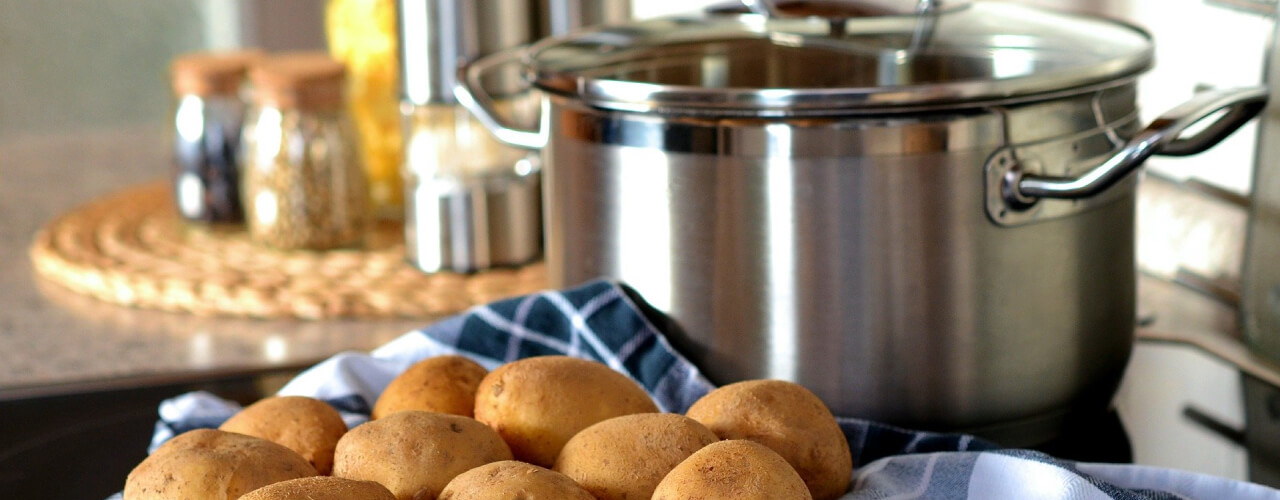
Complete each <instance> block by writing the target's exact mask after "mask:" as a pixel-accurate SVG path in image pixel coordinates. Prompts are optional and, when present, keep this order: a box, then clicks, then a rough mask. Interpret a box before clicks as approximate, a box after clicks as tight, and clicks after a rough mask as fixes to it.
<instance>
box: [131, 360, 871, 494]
mask: <svg viewBox="0 0 1280 500" xmlns="http://www.w3.org/2000/svg"><path fill="white" fill-rule="evenodd" d="M852 470H853V464H852V460H851V458H850V455H849V446H848V444H847V443H846V441H845V439H844V436H843V434H842V433H841V431H840V428H839V426H838V425H837V424H836V421H835V418H834V417H832V415H831V412H830V410H828V409H827V407H826V406H825V405H824V404H823V403H822V401H820V400H819V399H818V398H817V397H816V396H814V395H813V393H811V392H809V391H808V390H806V389H804V388H803V387H801V386H799V385H796V384H793V383H790V382H782V381H777V380H753V381H747V382H739V383H736V384H731V385H727V386H724V387H721V388H719V389H716V390H714V391H712V392H711V393H710V394H707V395H706V396H705V397H703V398H702V399H700V400H698V401H697V402H696V403H695V404H694V405H693V406H692V407H691V408H689V411H688V412H687V413H686V414H685V415H678V414H671V413H658V408H657V406H656V405H654V403H653V401H652V400H651V399H650V398H649V396H648V394H646V393H645V391H644V389H642V388H641V387H640V386H639V385H637V384H636V383H635V382H634V381H632V380H631V379H629V378H627V377H626V376H625V375H622V374H620V373H618V372H615V371H613V370H611V369H609V368H608V367H606V366H605V365H603V364H600V363H596V362H592V361H587V360H582V359H576V358H569V357H564V356H544V357H535V358H527V359H523V360H520V361H515V362H512V363H508V364H506V365H503V366H501V367H499V368H498V369H496V370H494V371H493V372H488V373H487V372H486V371H485V369H484V368H483V367H481V366H480V365H477V364H476V363H474V362H472V361H470V360H468V359H466V358H463V357H460V356H441V357H435V358H430V359H427V360H424V361H422V362H419V363H417V364H415V365H414V366H412V367H410V368H409V369H408V370H406V371H405V372H404V373H403V374H401V375H400V376H399V377H397V378H396V379H395V380H394V381H392V382H391V384H390V385H389V386H388V387H387V388H386V390H385V391H384V392H383V394H382V395H381V396H380V397H379V399H378V401H377V402H376V404H375V405H374V408H373V414H372V420H370V421H369V422H368V423H365V424H363V425H360V426H357V427H355V428H353V429H351V430H350V431H348V430H347V428H346V426H345V425H344V424H343V422H342V419H341V417H340V416H339V415H338V412H337V411H336V410H334V409H333V408H332V407H330V406H329V405H327V404H325V403H323V402H321V401H318V400H315V399H311V398H305V397H297V396H284V397H271V398H266V399H263V400H262V401H259V402H257V403H254V404H253V405H250V406H248V407H246V408H245V409H244V410H242V411H240V412H239V413H237V414H236V415H235V416H234V417H232V418H231V419H229V420H227V422H226V423H224V424H223V425H222V427H220V428H219V429H218V430H213V429H202V430H195V431H191V432H187V433H184V434H182V435H179V436H177V437H175V438H173V439H171V440H170V441H169V442H167V443H165V444H164V445H163V446H161V447H160V448H159V449H158V450H156V452H155V453H153V454H152V455H151V456H150V457H148V458H147V459H146V460H144V461H143V462H142V463H141V464H139V465H138V466H137V467H136V468H135V469H134V470H133V472H131V473H130V474H129V477H128V479H127V480H126V483H125V488H124V500H153V499H155V500H159V499H183V500H205V499H210V500H212V499H216V500H232V499H236V498H242V499H244V500H285V499H307V500H339V499H344V500H391V499H395V500H432V499H440V500H479V499H486V500H501V499H509V500H516V499H522V500H544V499H545V500H553V499H569V500H574V499H583V500H590V499H598V500H638V499H641V500H642V499H649V498H652V499H655V500H658V499H661V500H674V499H707V500H709V499H733V500H750V499H770V500H786V499H810V498H816V499H819V500H823V499H830V498H836V497H839V496H840V495H842V494H843V493H844V492H845V491H846V490H847V489H848V487H849V480H850V475H851V473H852Z"/></svg>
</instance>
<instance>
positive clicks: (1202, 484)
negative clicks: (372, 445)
mask: <svg viewBox="0 0 1280 500" xmlns="http://www.w3.org/2000/svg"><path fill="white" fill-rule="evenodd" d="M658 314H659V313H656V312H654V310H653V309H652V308H650V307H648V306H647V305H646V304H645V303H644V302H643V300H642V299H641V298H640V297H639V296H638V295H637V294H636V293H635V292H634V291H633V290H631V289H629V288H627V287H626V286H625V285H622V284H618V283H613V282H605V281H600V282H594V283H590V284H587V285H584V286H582V287H579V288H575V289H571V290H565V291H546V292H542V293H537V294H533V295H527V296H523V297H517V298H514V299H509V300H504V301H501V302H496V303H493V304H488V305H483V306H477V307H475V308H472V309H471V310H469V311H467V312H466V313H464V314H461V315H458V316H454V317H451V318H449V319H446V320H444V321H441V322H439V323H436V324H434V325H431V326H430V327H427V328H425V329H423V330H418V331H414V332H410V333H408V334H405V335H404V336H401V337H400V338H398V339H396V340H394V341H392V342H390V343H388V344H387V345H384V346H382V347H380V348H378V349H377V350H375V351H373V352H372V353H368V354H365V353H343V354H339V355H337V356H334V357H332V358H330V359H328V360H326V361H324V362H322V363H320V364H318V365H316V366H314V367H312V368H311V369H309V370H307V371H306V372H304V373H302V374H300V375H299V376H298V377H297V378H295V379H294V380H292V381H291V382H290V383H288V384H287V385H285V387H284V388H282V389H281V390H280V394H281V395H300V396H310V397H314V398H318V399H321V400H324V401H327V402H328V403H329V404H331V405H333V406H334V407H335V408H337V409H338V410H339V411H340V412H341V413H342V414H343V417H344V419H345V420H346V421H347V424H348V425H349V426H355V425H359V424H361V423H363V422H365V421H367V420H368V418H369V410H370V408H371V407H372V404H373V402H374V401H376V399H377V396H378V394H380V393H381V392H382V390H383V388H385V387H386V386H387V384H389V383H390V382H391V380H392V379H393V378H395V376H396V375H397V374H399V373H400V372H402V371H403V370H405V369H406V368H408V367H409V366H410V365H412V364H413V363H415V362H417V361H419V360H422V359H425V358H427V357H430V356H437V355H442V354H461V355H465V356H468V357H470V358H471V359H474V360H475V361H477V362H478V363H480V364H481V365H483V366H485V367H486V368H488V369H490V370H492V369H494V368H496V367H497V366H498V365H500V364H502V363H505V362H508V361H512V360H516V359H521V358H526V357H531V356H540V355H553V354H555V355H569V356H576V357H580V358H587V359H594V360H597V361H600V362H602V363H605V364H607V365H608V366H609V367H610V368H613V369H614V370H616V371H618V372H621V373H624V374H626V375H627V376H629V377H631V378H632V379H634V380H635V381H637V382H639V383H640V384H641V385H642V386H644V388H645V389H646V390H648V391H649V393H650V395H652V396H653V398H654V400H655V401H656V402H657V403H658V406H659V407H660V408H661V409H662V410H663V411H669V412H683V411H684V410H685V409H687V408H688V407H689V406H690V405H691V404H693V402H694V401H696V400H697V399H698V398H699V397H701V396H702V395H704V394H706V393H707V392H708V391H710V390H711V389H713V388H714V386H712V384H711V383H710V382H708V381H707V380H706V378H704V377H703V376H702V374H701V373H700V372H699V371H698V369H697V368H696V367H695V366H694V365H693V364H692V363H690V362H689V361H688V360H687V359H685V358H684V357H682V356H680V354H679V353H677V352H676V351H675V350H674V349H672V347H671V345H670V344H668V342H667V340H666V338H665V337H664V335H663V332H662V331H660V329H659V327H658V326H657V325H659V324H663V323H664V322H663V321H655V319H658V320H660V319H662V318H660V317H659V316H657V315H658ZM237 410H239V407H238V406H237V405H236V404H235V403H232V402H229V401H225V400H222V399H219V398H217V397H216V396H214V395H212V394H208V393H203V392H196V393H189V394H185V395H181V396H179V397H176V398H173V399H170V400H168V401H165V402H164V403H163V404H162V405H161V407H160V421H159V422H158V423H157V424H156V432H155V435H154V438H153V441H152V445H151V446H152V449H153V450H154V448H155V447H157V446H159V445H160V444H161V443H163V442H164V441H166V440H168V439H169V438H171V437H173V436H175V435H177V434H180V433H182V432H185V431H187V430H191V429H195V428H202V427H216V426H218V425H220V424H221V423H222V422H223V421H224V420H226V419H227V418H229V417H230V416H231V415H232V414H234V413H235V412H236V411H237ZM839 420H840V426H841V428H842V429H843V430H844V433H845V437H846V438H847V439H848V441H849V446H850V449H851V451H852V452H853V458H854V466H855V470H854V484H853V486H852V489H851V491H850V492H849V493H848V494H846V495H845V496H844V497H843V498H846V499H888V498H893V499H909V498H931V499H935V498H936V499H972V500H980V499H981V500H985V499H1071V500H1076V499H1125V500H1129V499H1133V500H1137V499H1206V500H1218V499H1270V500H1280V491H1276V490H1273V489H1270V488H1266V487H1263V486H1259V485H1256V484H1251V483H1245V482H1240V481H1233V480H1229V479H1225V478H1219V477H1212V476H1206V475H1201V474H1193V473H1188V472H1183V471H1176V470H1170V469H1161V468H1155V467H1144V466H1135V465H1116V464H1092V463H1080V462H1071V461H1066V460H1059V459H1056V458H1053V457H1051V456H1048V455H1045V454H1043V453H1039V452H1033V451H1027V450H1012V449H1000V448H998V447H997V446H995V445H993V444H991V443H989V442H986V441H983V440H981V439H977V438H974V437H972V436H967V435H956V434H936V433H929V432H915V431H910V430H906V429H898V428H895V427H891V426H887V425H882V424H879V423H876V422H868V421H865V420H857V419H848V418H840V419H839ZM116 498H119V495H116V496H115V497H112V499H116Z"/></svg>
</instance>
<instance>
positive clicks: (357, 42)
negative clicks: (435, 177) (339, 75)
mask: <svg viewBox="0 0 1280 500" xmlns="http://www.w3.org/2000/svg"><path fill="white" fill-rule="evenodd" d="M325 32H326V34H327V36H328V40H329V52H330V53H331V54H332V55H333V57H334V58H335V59H337V60H339V61H342V62H343V63H344V64H346V66H347V71H348V73H347V96H348V101H347V102H348V107H349V112H350V115H351V119H352V120H354V121H355V124H356V130H357V136H358V138H359V141H360V145H361V151H363V155H364V158H363V160H364V161H363V163H364V166H365V172H366V174H367V175H366V177H367V178H368V182H369V202H370V208H371V210H372V211H373V214H374V215H375V216H376V217H378V218H380V219H390V220H398V219H401V218H403V217H404V187H403V186H404V183H403V181H402V179H401V175H400V166H401V162H402V161H403V158H404V142H403V139H402V138H401V130H400V127H401V125H400V120H401V118H400V108H399V102H400V101H399V96H398V95H397V91H396V85H397V84H396V82H397V79H398V74H399V63H398V62H397V59H396V57H397V56H396V54H397V51H398V50H399V49H398V45H397V38H396V3H395V0H329V3H328V4H327V6H326V11H325Z"/></svg>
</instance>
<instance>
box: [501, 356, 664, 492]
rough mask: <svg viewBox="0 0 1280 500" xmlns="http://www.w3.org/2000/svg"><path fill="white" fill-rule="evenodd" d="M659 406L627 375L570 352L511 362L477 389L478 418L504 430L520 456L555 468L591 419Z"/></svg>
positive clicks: (526, 460)
mask: <svg viewBox="0 0 1280 500" xmlns="http://www.w3.org/2000/svg"><path fill="white" fill-rule="evenodd" d="M657 411H658V407H657V406H656V405H654V403H653V400H652V399H650V398H649V395H648V394H647V393H645V392H644V389H642V388H641V387H640V386H639V385H638V384H636V383H635V382H633V381H632V380H631V379H630V378H627V376H626V375H623V374H621V373H618V372H615V371H613V370H611V369H609V367H607V366H605V365H603V364H600V363H596V362H594V361H588V360H585V359H577V358H570V357H567V356H541V357H534V358H525V359H522V360H519V361H513V362H511V363H507V364H505V365H502V366H500V367H498V369H496V370H494V371H493V372H490V373H489V375H486V376H485V378H484V380H482V381H481V382H480V388H479V390H478V391H476V420H479V421H481V422H484V423H486V424H488V425H489V426H490V427H493V429H494V430H496V431H498V434H499V435H501V436H502V439H504V440H506V442H507V444H508V445H510V446H511V452H512V453H514V454H515V456H516V458H517V459H519V460H522V461H525V462H529V463H531V464H534V465H540V466H543V467H551V465H552V464H554V463H555V460H556V455H559V454H560V448H562V447H564V444H565V442H567V441H569V438H571V437H573V435H574V434H577V433H578V431H580V430H582V429H585V428H587V427H588V426H590V425H591V424H594V423H596V422H600V421H602V420H607V419H610V418H613V417H620V416H622V415H630V414H633V413H656V412H657Z"/></svg>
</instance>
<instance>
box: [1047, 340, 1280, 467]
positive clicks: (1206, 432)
mask: <svg viewBox="0 0 1280 500" xmlns="http://www.w3.org/2000/svg"><path fill="white" fill-rule="evenodd" d="M1034 448H1036V449H1039V450H1040V451H1044V452H1046V453H1049V454H1051V455H1054V456H1057V457H1060V458H1066V459H1071V460H1078V461H1086V462H1111V463H1135V464H1142V465H1153V466H1159V467H1168V468H1174V469H1181V470H1188V471H1193V472H1200V473H1205V474H1212V475H1216V476H1221V477H1227V478H1231V479H1237V480H1244V481H1252V482H1255V483H1259V484H1264V485H1268V486H1272V487H1280V388H1278V387H1277V386H1275V385H1273V384H1270V383H1268V382H1264V381H1262V380H1260V379H1259V378H1256V377H1254V376H1251V375H1249V374H1248V373H1246V372H1245V371H1244V370H1241V369H1240V368H1239V367H1237V366H1236V365H1234V364H1232V363H1230V362H1228V361H1225V360H1223V359H1222V358H1221V357H1219V356H1218V355H1217V353H1213V352H1210V351H1208V350H1206V349H1204V348H1203V347H1201V346H1196V345H1192V344H1188V343H1183V342H1170V341H1164V340H1150V339H1144V340H1140V341H1138V343H1137V344H1136V346H1135V349H1134V354H1133V358H1132V360H1131V362H1130V365H1129V367H1128V371H1127V373H1126V375H1125V378H1124V382H1123V383H1122V385H1121V387H1120V390H1119V392H1118V394H1117V396H1116V399H1115V406H1114V408H1113V409H1112V410H1111V411H1110V412H1108V413H1106V414H1103V415H1097V416H1096V417H1092V418H1086V419H1080V420H1077V421H1075V422H1074V423H1073V424H1072V427H1071V429H1070V430H1069V431H1067V432H1066V433H1064V434H1062V435H1061V436H1060V437H1058V438H1056V439H1054V440H1053V441H1051V442H1048V443H1044V444H1042V445H1039V446H1035V447H1034Z"/></svg>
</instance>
